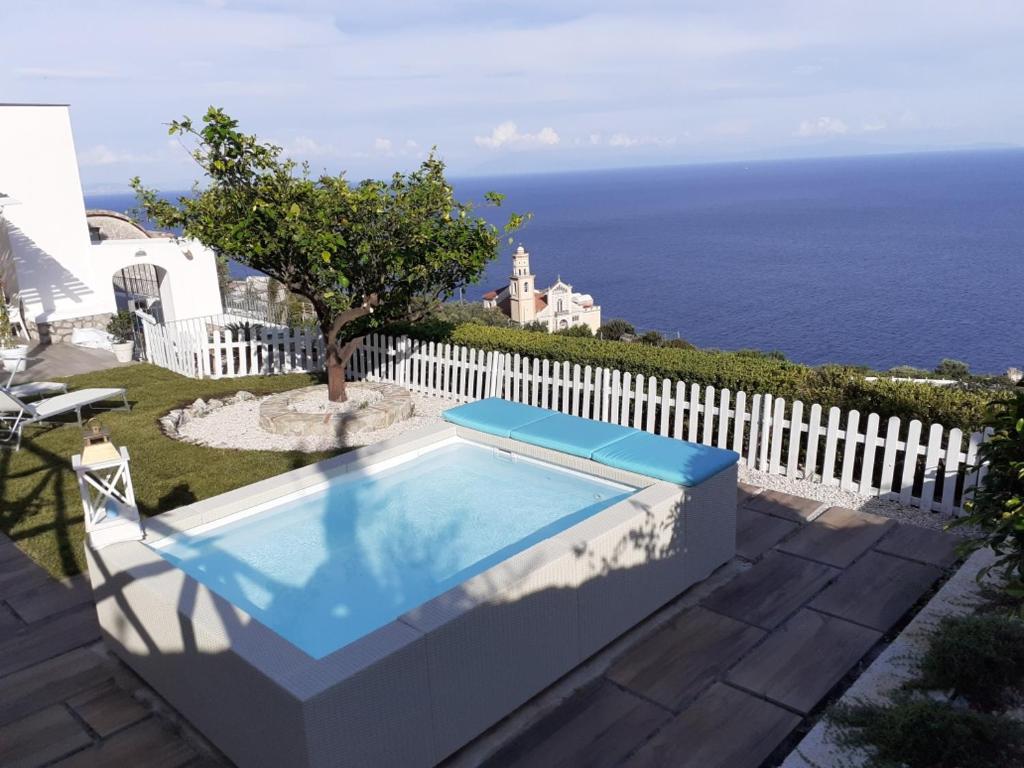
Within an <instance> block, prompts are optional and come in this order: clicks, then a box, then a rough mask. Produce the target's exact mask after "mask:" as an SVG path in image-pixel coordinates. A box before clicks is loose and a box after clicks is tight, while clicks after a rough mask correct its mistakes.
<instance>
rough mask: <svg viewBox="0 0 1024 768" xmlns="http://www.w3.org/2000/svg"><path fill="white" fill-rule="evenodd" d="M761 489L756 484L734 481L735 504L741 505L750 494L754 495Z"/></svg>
mask: <svg viewBox="0 0 1024 768" xmlns="http://www.w3.org/2000/svg"><path fill="white" fill-rule="evenodd" d="M760 492H761V489H760V488H758V487H757V486H756V485H749V484H747V483H736V506H738V507H742V506H743V505H744V504H745V503H746V502H747V500H748V499H750V497H751V496H756V495H757V494H758V493H760Z"/></svg>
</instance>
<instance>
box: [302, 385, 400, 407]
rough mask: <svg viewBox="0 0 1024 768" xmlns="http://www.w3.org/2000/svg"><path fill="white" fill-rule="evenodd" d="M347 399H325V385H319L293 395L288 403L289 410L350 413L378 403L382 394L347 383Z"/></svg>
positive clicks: (382, 396) (381, 398)
mask: <svg viewBox="0 0 1024 768" xmlns="http://www.w3.org/2000/svg"><path fill="white" fill-rule="evenodd" d="M346 390H347V392H348V400H346V401H345V402H343V403H332V402H331V401H330V400H328V399H327V387H324V386H320V387H317V388H316V389H311V390H308V391H306V392H303V393H302V394H298V395H295V396H294V397H292V398H291V401H290V402H289V404H288V410H289V411H297V412H299V413H351V412H352V411H358V410H361V409H362V408H365V407H366V406H368V405H370V404H371V403H379V402H380V401H381V400H383V399H384V395H382V394H381V393H380V392H377V391H376V390H373V389H368V388H366V387H361V386H359V385H358V384H349V385H348V387H346Z"/></svg>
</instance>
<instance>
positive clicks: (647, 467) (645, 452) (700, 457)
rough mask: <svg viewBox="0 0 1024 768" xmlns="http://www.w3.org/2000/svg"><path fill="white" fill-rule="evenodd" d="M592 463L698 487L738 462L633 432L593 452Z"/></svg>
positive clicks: (720, 452)
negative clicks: (595, 462)
mask: <svg viewBox="0 0 1024 768" xmlns="http://www.w3.org/2000/svg"><path fill="white" fill-rule="evenodd" d="M591 458H593V460H594V461H597V462H600V463H601V464H607V465H608V466H609V467H618V468H619V469H627V470H629V471H631V472H638V473H639V474H641V475H649V476H650V477H656V478H658V479H659V480H667V481H668V482H670V483H676V484H677V485H691V486H692V485H698V484H700V483H702V482H704V481H705V480H707V479H708V478H709V477H711V476H712V475H716V474H718V473H719V472H721V471H722V470H723V469H725V468H726V467H730V466H732V465H733V464H735V463H736V462H737V461H739V458H740V455H739V454H738V453H736V452H735V451H726V450H724V449H722V448H712V447H711V446H708V445H698V444H696V443H687V442H684V441H682V440H675V439H673V438H671V437H662V436H661V435H651V434H648V433H647V432H636V431H634V432H633V434H632V435H630V436H629V437H624V438H622V439H621V440H616V441H615V442H614V443H610V444H609V445H606V446H605V447H603V448H601V449H599V450H597V451H594V455H593V456H592V457H591Z"/></svg>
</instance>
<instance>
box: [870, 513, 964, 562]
mask: <svg viewBox="0 0 1024 768" xmlns="http://www.w3.org/2000/svg"><path fill="white" fill-rule="evenodd" d="M959 542H960V539H959V538H958V537H956V536H954V535H952V534H950V533H943V532H942V531H933V530H931V529H930V528H922V527H921V526H919V525H910V524H908V523H900V524H899V525H897V526H896V528H895V530H893V531H890V532H889V535H888V536H886V537H885V538H884V539H882V540H881V541H880V542H878V544H877V545H876V546H875V549H877V550H878V551H879V552H885V553H886V554H888V555H898V556H899V557H905V558H907V559H908V560H917V561H918V562H922V563H927V564H928V565H937V566H938V567H939V568H948V567H949V566H951V565H952V564H953V563H955V562H956V559H957V555H956V545H957V544H958V543H959Z"/></svg>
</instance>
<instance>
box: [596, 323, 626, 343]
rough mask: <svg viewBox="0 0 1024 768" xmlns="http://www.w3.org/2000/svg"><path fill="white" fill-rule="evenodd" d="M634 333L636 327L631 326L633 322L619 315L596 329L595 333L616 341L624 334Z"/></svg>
mask: <svg viewBox="0 0 1024 768" xmlns="http://www.w3.org/2000/svg"><path fill="white" fill-rule="evenodd" d="M635 333H636V328H634V327H633V324H632V323H630V322H629V321H627V320H623V319H622V318H619V317H616V318H612V319H611V320H609V321H608V322H607V323H605V324H604V325H602V326H601V327H600V328H598V329H597V335H598V336H599V337H600V338H602V339H608V340H610V341H618V340H619V339H621V338H622V337H623V336H624V335H627V334H628V335H630V336H633V335H634V334H635Z"/></svg>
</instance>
